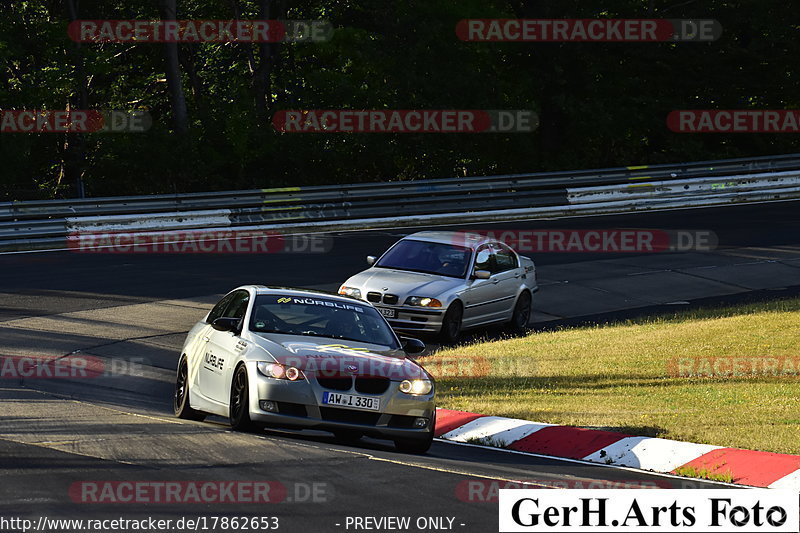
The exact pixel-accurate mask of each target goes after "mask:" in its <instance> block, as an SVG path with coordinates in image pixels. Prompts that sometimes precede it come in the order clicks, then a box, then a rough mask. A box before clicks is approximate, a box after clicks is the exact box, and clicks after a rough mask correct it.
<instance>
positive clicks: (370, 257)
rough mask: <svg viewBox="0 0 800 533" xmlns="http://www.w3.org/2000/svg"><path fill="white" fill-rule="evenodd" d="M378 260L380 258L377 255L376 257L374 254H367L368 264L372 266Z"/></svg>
mask: <svg viewBox="0 0 800 533" xmlns="http://www.w3.org/2000/svg"><path fill="white" fill-rule="evenodd" d="M377 260H378V258H377V257H375V256H374V255H368V256H367V264H368V265H369V266H372V265H374V264H375V261H377Z"/></svg>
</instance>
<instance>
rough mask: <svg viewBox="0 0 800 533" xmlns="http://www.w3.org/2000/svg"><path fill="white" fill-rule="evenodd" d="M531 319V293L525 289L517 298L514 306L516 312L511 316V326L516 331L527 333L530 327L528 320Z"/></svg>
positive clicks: (509, 324)
mask: <svg viewBox="0 0 800 533" xmlns="http://www.w3.org/2000/svg"><path fill="white" fill-rule="evenodd" d="M530 319H531V293H529V292H528V291H524V292H523V293H522V294H520V295H519V298H517V304H516V305H515V306H514V314H513V315H512V316H511V322H509V323H508V326H509V328H510V329H511V330H512V331H514V332H515V333H525V331H526V330H527V329H528V321H529V320H530Z"/></svg>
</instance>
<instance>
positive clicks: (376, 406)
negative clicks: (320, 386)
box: [322, 392, 381, 411]
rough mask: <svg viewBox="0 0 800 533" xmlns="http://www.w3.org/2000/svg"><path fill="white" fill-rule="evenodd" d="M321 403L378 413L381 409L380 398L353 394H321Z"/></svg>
mask: <svg viewBox="0 0 800 533" xmlns="http://www.w3.org/2000/svg"><path fill="white" fill-rule="evenodd" d="M322 403H324V404H325V405H338V406H341V407H350V408H351V409H369V410H371V411H379V410H380V408H381V400H380V398H370V397H369V396H356V395H355V394H340V393H338V392H323V393H322Z"/></svg>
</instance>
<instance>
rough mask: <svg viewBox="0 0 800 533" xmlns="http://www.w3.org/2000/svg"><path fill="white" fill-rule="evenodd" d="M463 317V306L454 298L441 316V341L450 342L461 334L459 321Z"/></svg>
mask: <svg viewBox="0 0 800 533" xmlns="http://www.w3.org/2000/svg"><path fill="white" fill-rule="evenodd" d="M463 318H464V306H463V305H462V304H461V302H459V301H458V300H456V301H455V302H453V303H451V304H450V307H448V308H447V311H446V312H445V314H444V318H442V329H441V331H440V332H439V338H440V339H441V341H442V342H444V343H448V344H452V343H455V342H457V341H458V338H459V337H460V336H461V321H462V319H463Z"/></svg>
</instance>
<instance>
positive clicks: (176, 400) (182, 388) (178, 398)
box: [172, 355, 206, 420]
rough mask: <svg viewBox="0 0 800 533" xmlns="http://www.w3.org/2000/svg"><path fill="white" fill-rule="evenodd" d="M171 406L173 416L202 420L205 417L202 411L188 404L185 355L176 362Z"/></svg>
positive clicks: (187, 372) (187, 378)
mask: <svg viewBox="0 0 800 533" xmlns="http://www.w3.org/2000/svg"><path fill="white" fill-rule="evenodd" d="M172 408H173V410H174V411H175V416H177V417H178V418H183V419H184V420H203V419H204V418H205V417H206V415H205V414H204V413H201V412H200V411H196V410H194V409H192V407H191V406H190V405H189V363H188V361H187V360H186V356H185V355H182V356H181V360H180V361H179V362H178V374H177V377H176V378H175V394H174V395H173V400H172Z"/></svg>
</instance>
